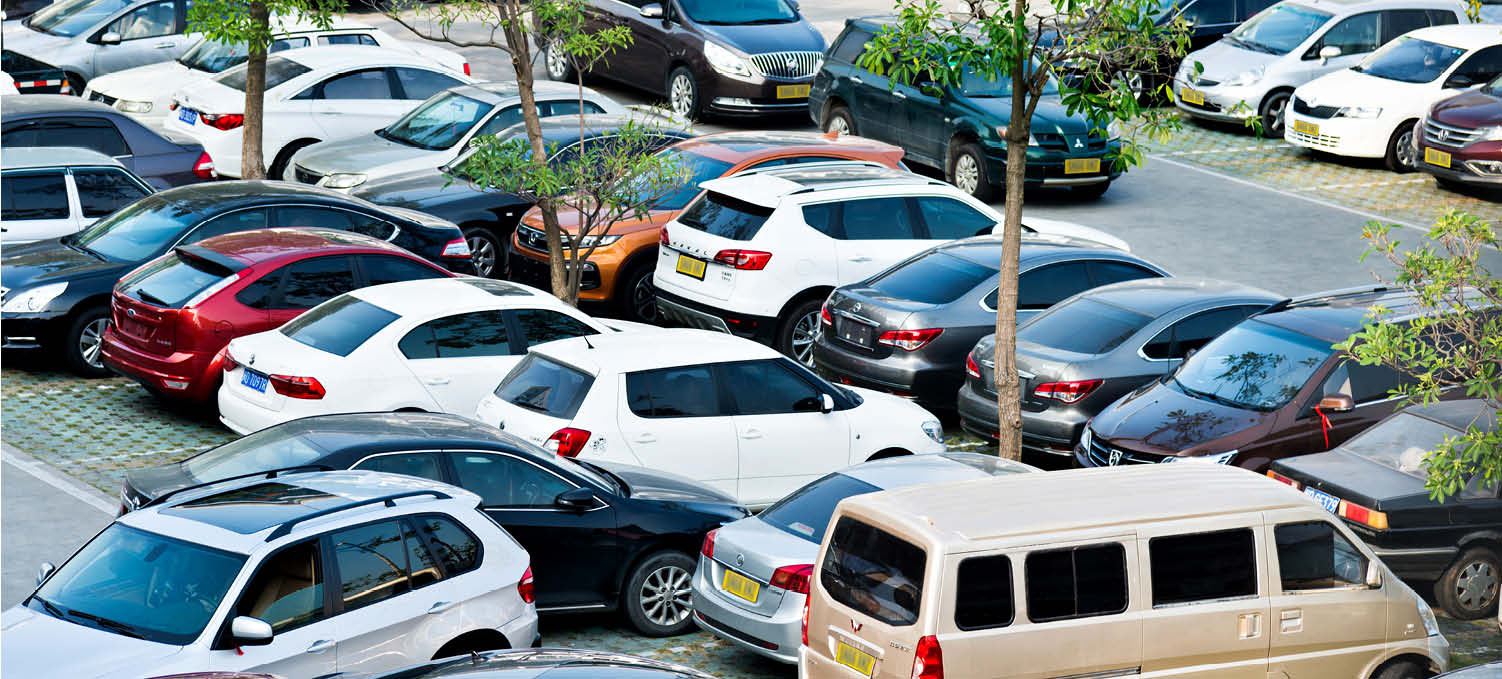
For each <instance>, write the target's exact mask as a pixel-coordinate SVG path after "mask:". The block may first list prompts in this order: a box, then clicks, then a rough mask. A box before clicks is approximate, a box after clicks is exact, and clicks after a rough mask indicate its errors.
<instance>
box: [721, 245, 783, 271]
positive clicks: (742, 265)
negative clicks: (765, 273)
mask: <svg viewBox="0 0 1502 679" xmlns="http://www.w3.org/2000/svg"><path fill="white" fill-rule="evenodd" d="M714 261H715V262H716V263H718V264H724V265H725V266H729V267H734V268H737V269H744V270H746V271H761V270H762V269H765V268H767V262H770V261H772V253H770V252H762V251H760V250H721V251H719V252H716V253H715V255H714Z"/></svg>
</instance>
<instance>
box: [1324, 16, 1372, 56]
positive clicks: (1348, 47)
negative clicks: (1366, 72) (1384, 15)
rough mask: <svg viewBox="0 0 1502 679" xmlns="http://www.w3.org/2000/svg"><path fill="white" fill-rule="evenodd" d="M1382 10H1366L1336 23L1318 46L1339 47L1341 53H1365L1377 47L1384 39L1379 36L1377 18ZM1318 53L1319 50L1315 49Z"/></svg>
mask: <svg viewBox="0 0 1502 679" xmlns="http://www.w3.org/2000/svg"><path fill="white" fill-rule="evenodd" d="M1380 14H1381V12H1366V13H1363V14H1357V15H1356V16H1353V17H1349V18H1346V19H1344V20H1342V21H1341V22H1340V23H1338V24H1335V26H1333V27H1332V28H1331V29H1330V30H1329V31H1326V32H1325V36H1324V37H1323V38H1321V39H1320V41H1319V43H1317V44H1316V47H1320V48H1323V47H1339V48H1340V53H1341V54H1364V53H1366V52H1370V51H1372V50H1374V49H1377V46H1378V45H1380V44H1382V41H1381V40H1379V39H1378V37H1377V35H1378V34H1377V18H1378V16H1379V15H1380ZM1315 52H1316V54H1317V53H1318V52H1319V50H1318V49H1316V50H1315Z"/></svg>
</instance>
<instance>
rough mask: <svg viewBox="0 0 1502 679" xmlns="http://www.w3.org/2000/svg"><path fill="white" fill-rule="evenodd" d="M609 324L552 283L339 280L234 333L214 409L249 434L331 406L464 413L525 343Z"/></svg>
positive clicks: (340, 409) (575, 334) (512, 363)
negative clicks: (562, 297) (285, 318)
mask: <svg viewBox="0 0 1502 679" xmlns="http://www.w3.org/2000/svg"><path fill="white" fill-rule="evenodd" d="M341 292H346V291H341ZM273 327H274V326H273ZM609 332H615V331H614V330H613V329H612V328H611V327H610V326H608V325H605V324H604V323H601V322H600V321H597V320H595V319H593V318H590V317H589V316H587V315H585V314H583V313H581V312H580V311H579V310H577V309H575V308H573V307H571V306H569V305H567V304H564V303H563V302H561V301H559V300H558V298H557V297H554V296H552V295H551V294H548V293H546V292H543V291H541V290H535V289H533V288H529V287H526V286H524V285H518V284H516V283H508V282H505V281H490V280H486V279H483V278H471V277H466V278H462V279H459V280H441V281H440V280H427V281H417V280H413V281H411V282H407V283H400V284H391V285H381V286H377V287H373V288H365V289H361V290H355V291H353V292H346V294H343V295H340V296H338V297H335V298H333V299H330V300H328V302H327V303H325V304H323V305H321V306H319V307H317V308H315V309H313V310H312V311H310V312H308V313H307V314H306V315H304V316H302V317H300V318H299V319H298V320H296V321H293V322H290V323H287V324H286V325H283V326H281V327H280V328H278V329H276V330H266V331H264V332H259V333H257V334H254V335H250V336H248V337H241V338H239V339H236V340H234V341H232V342H230V343H229V347H228V348H227V349H226V350H225V353H224V368H225V374H224V378H225V379H224V386H223V387H222V388H220V389H219V412H220V421H221V422H223V423H224V425H225V426H226V427H229V428H230V429H231V430H233V431H235V432H237V433H241V434H244V433H246V432H251V431H255V430H257V429H262V428H265V427H269V426H271V425H273V424H277V423H279V422H286V421H287V420H291V419H296V418H299V417H305V416H308V415H322V414H326V413H354V412H361V411H367V410H372V411H373V410H420V411H424V412H445V413H456V414H460V415H469V414H471V413H474V411H475V406H476V405H478V404H479V402H480V398H481V397H483V396H485V395H486V394H489V393H490V391H491V390H493V389H495V385H496V383H497V382H499V381H500V380H501V378H503V377H505V376H506V373H508V372H510V370H511V368H512V367H513V366H515V365H516V364H517V362H518V361H520V360H521V359H522V357H523V356H525V355H526V353H527V348H528V347H530V346H532V345H535V344H541V343H543V342H551V341H553V340H556V339H560V338H566V337H578V336H580V335H595V334H599V333H609ZM268 382H269V384H268ZM268 387H270V388H268Z"/></svg>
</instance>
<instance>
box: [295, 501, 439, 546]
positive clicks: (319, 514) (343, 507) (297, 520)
mask: <svg viewBox="0 0 1502 679" xmlns="http://www.w3.org/2000/svg"><path fill="white" fill-rule="evenodd" d="M423 495H431V496H433V499H435V500H449V499H452V496H451V495H449V494H448V493H445V492H443V491H438V490H409V491H407V492H405V493H393V494H391V495H382V496H381V497H372V498H367V499H364V500H356V501H355V502H351V503H349V504H343V505H339V506H338V507H329V508H328V509H324V510H320V511H316V512H313V513H312V514H307V515H304V516H299V517H297V518H295V519H291V520H288V521H287V522H286V523H283V524H282V525H280V526H277V528H276V530H274V531H271V535H268V536H266V541H267V542H271V541H272V540H275V539H277V538H279V537H282V536H284V535H289V534H291V533H292V527H293V526H295V525H297V524H299V523H302V522H303V521H311V520H313V519H317V518H320V517H324V516H328V515H330V514H337V513H339V512H342V511H345V510H348V509H355V508H356V507H365V506H368V505H376V504H384V505H386V506H387V507H395V506H396V501H397V500H401V499H404V498H409V497H421V496H423Z"/></svg>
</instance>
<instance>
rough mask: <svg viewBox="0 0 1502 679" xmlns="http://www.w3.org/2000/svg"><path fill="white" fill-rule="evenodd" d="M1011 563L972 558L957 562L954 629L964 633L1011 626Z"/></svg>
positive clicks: (1005, 560)
mask: <svg viewBox="0 0 1502 679" xmlns="http://www.w3.org/2000/svg"><path fill="white" fill-rule="evenodd" d="M1013 608H1014V604H1013V599H1012V560H1011V559H1008V558H1007V557H1005V556H1001V555H997V556H974V557H970V558H968V559H965V560H964V561H961V562H960V572H959V578H958V579H957V582H956V583H955V591H954V625H955V627H958V628H960V629H963V630H972V629H986V628H990V627H1005V626H1007V625H1010V624H1012V616H1013V614H1014V613H1013Z"/></svg>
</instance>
